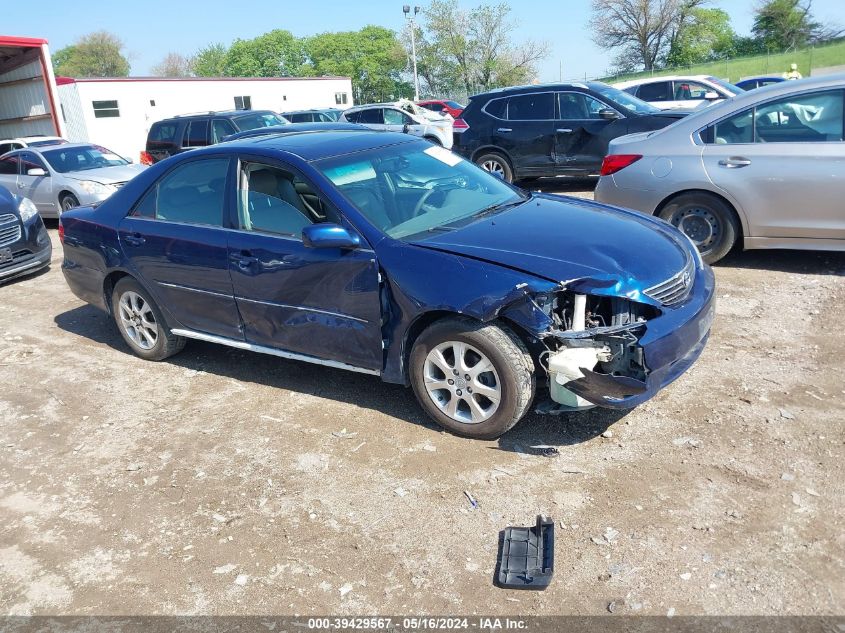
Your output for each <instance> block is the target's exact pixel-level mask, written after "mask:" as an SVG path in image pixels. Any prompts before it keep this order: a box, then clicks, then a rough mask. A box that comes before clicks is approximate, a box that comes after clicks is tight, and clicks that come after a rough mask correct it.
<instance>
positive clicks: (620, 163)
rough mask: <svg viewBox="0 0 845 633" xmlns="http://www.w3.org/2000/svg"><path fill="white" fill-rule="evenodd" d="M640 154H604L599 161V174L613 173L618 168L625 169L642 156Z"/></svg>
mask: <svg viewBox="0 0 845 633" xmlns="http://www.w3.org/2000/svg"><path fill="white" fill-rule="evenodd" d="M642 157H643V156H642V154H611V155H610V156H605V157H604V160H603V161H602V163H601V172H599V175H600V176H609V175H610V174H615V173H616V172H617V171H619V170H620V169H625V168H626V167H628V166H629V165H633V164H634V163H636V162H637V161H638V160H640V159H641V158H642Z"/></svg>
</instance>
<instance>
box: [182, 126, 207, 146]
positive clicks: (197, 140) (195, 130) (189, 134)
mask: <svg viewBox="0 0 845 633" xmlns="http://www.w3.org/2000/svg"><path fill="white" fill-rule="evenodd" d="M206 145H208V119H194V120H193V121H190V122H189V123H188V127H187V128H186V130H185V141H184V142H183V143H182V147H205V146H206Z"/></svg>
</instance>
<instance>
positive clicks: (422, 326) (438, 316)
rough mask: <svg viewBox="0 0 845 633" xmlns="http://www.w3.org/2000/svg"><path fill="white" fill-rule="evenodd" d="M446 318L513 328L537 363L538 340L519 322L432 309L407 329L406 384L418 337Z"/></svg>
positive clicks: (403, 360)
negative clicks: (536, 348) (485, 319)
mask: <svg viewBox="0 0 845 633" xmlns="http://www.w3.org/2000/svg"><path fill="white" fill-rule="evenodd" d="M445 319H466V320H468V321H473V322H475V323H484V324H489V325H496V324H501V325H503V326H505V327H506V328H508V329H509V330H511V331H512V332H513V333H514V334H515V335H516V336H517V337H518V338H519V340H520V341H522V343H523V344H524V345H525V346H526V347H527V348H528V350H529V352H530V354H531V356H532V360H534V361H535V364H536V361H537V353H536V350H535V347H536V344H537V340H536V338H535V337H533V336H532V335H531V333H530V332H529V331H528V330H526V329H525V328H524V327H523V326H521V325H520V324H519V323H516V322H515V321H512V320H511V319H508V318H505V317H497V318H495V319H492V320H489V321H484V320H483V319H479V318H477V317H474V316H472V315H469V314H462V313H460V312H455V311H452V310H431V311H429V312H424V313H423V314H421V315H419V316H418V317H417V318H415V319H414V320H413V321H412V322H411V324H410V325H409V326H408V328H407V329H406V330H405V336H404V337H403V340H402V356H401V359H402V367H401V370H402V376H403V377H404V379H405V381H406V384H407V383H408V382H409V380H410V375H409V369H410V358H411V351H412V350H413V349H414V343H416V341H417V339H418V338H419V337H420V335H421V334H422V333H423V332H424V331H425V330H427V329H428V328H429V327H431V326H432V325H434V324H435V323H438V322H440V321H443V320H445Z"/></svg>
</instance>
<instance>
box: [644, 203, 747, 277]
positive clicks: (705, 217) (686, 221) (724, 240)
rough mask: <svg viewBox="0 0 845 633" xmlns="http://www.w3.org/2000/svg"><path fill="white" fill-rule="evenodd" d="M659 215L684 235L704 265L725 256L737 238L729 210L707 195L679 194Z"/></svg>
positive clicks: (735, 222)
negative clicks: (687, 237) (690, 240)
mask: <svg viewBox="0 0 845 633" xmlns="http://www.w3.org/2000/svg"><path fill="white" fill-rule="evenodd" d="M659 215H660V217H661V218H663V219H664V220H666V221H667V222H669V224H672V225H674V226H675V227H677V228H679V229H680V230H681V231H683V232H684V233H686V235H687V236H689V237H690V238H691V239H692V240H693V241H694V242H695V243H696V244H697V245H698V251H699V252H700V253H701V258H702V259H703V260H704V261H705V262H707V263H708V264H714V263H716V262H717V261H719V260H720V259H722V258H723V257H724V256H725V255H727V254H728V253H729V252H730V250H731V249H732V248H733V247H734V244H736V241H737V239H738V238H739V235H740V227H739V222H738V221H737V219H736V215H735V214H734V211H733V209H731V208H730V206H728V204H726V203H725V201H724V200H722V199H721V198H719V197H717V196H714V195H712V194H709V193H704V192H690V193H683V194H681V195H679V196H678V197H676V198H673V199H672V200H670V201H669V203H668V204H667V205H666V206H665V207H663V209H661V210H660V214H659ZM682 223H683V224H682Z"/></svg>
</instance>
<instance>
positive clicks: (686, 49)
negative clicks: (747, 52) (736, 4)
mask: <svg viewBox="0 0 845 633" xmlns="http://www.w3.org/2000/svg"><path fill="white" fill-rule="evenodd" d="M735 40H736V33H735V32H734V30H733V28H732V27H731V17H730V16H729V15H728V13H727V12H726V11H722V10H721V9H703V8H701V7H696V8H694V9H692V11H691V12H690V18H689V21H688V22H687V23H686V24H684V25H683V26H682V27H681V29H680V30H679V32H678V34H677V36H676V37H675V38H674V40H673V41H672V43H671V47H670V49H669V53H668V54H667V55H666V65H667V66H691V65H692V64H701V63H705V62H710V61H715V60H717V59H724V58H725V57H727V56H729V55H730V54H731V53H732V51H733V46H734V42H735Z"/></svg>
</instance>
